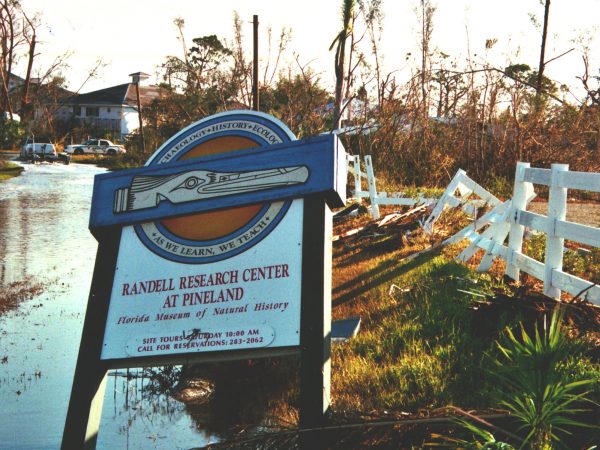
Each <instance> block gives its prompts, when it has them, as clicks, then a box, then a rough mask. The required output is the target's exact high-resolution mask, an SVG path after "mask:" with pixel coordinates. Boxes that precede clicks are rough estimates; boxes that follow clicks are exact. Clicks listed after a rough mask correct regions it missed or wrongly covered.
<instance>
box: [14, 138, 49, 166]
mask: <svg viewBox="0 0 600 450" xmlns="http://www.w3.org/2000/svg"><path fill="white" fill-rule="evenodd" d="M19 157H20V159H22V160H31V161H35V160H45V161H56V160H57V159H58V155H57V153H56V147H54V144H53V143H52V141H51V140H50V138H48V137H47V136H29V137H28V138H27V139H26V140H25V143H24V144H23V145H22V146H21V152H20V155H19Z"/></svg>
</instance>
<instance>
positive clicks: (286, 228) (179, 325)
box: [90, 111, 345, 360]
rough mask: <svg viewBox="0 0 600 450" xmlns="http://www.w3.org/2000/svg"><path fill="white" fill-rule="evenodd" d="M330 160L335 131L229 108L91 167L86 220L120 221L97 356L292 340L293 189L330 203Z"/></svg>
mask: <svg viewBox="0 0 600 450" xmlns="http://www.w3.org/2000/svg"><path fill="white" fill-rule="evenodd" d="M339 161H345V158H344V150H343V148H342V147H341V145H338V141H337V138H336V137H335V136H333V135H327V136H322V137H317V138H313V139H308V140H304V141H295V137H294V136H293V134H292V133H291V132H290V131H289V129H287V127H285V126H284V125H283V124H282V123H280V122H279V121H277V120H276V119H274V118H272V117H270V116H267V115H265V114H261V113H254V112H249V111H243V112H242V111H239V112H231V113H224V114H220V115H217V116H212V117H210V118H208V119H206V120H203V121H200V122H197V123H195V124H193V125H191V126H190V127H188V128H186V129H184V130H182V131H181V132H179V133H178V134H177V135H175V136H174V137H173V138H171V139H170V140H169V141H167V142H166V143H165V144H164V145H163V146H162V147H160V148H159V149H158V150H157V151H156V152H155V153H154V155H153V156H152V157H151V158H150V159H149V160H148V162H147V163H146V165H145V167H143V168H139V169H132V170H127V171H123V172H115V173H109V174H103V175H101V176H98V177H97V179H96V183H95V187H94V196H93V206H92V215H91V221H90V228H91V229H92V231H93V232H94V233H95V234H96V235H98V234H99V233H101V232H102V231H103V230H110V229H111V227H113V228H114V227H122V233H121V239H120V245H119V250H118V257H117V263H116V268H115V272H114V278H113V284H112V291H111V294H110V304H109V309H108V316H107V321H106V328H105V332H104V342H103V346H102V353H101V358H102V359H103V360H113V359H127V358H136V357H144V356H156V355H173V354H179V353H190V352H211V351H224V350H242V349H259V348H278V347H297V346H298V345H299V343H300V307H301V305H300V298H301V285H302V279H301V275H302V271H301V266H302V251H303V242H302V236H303V202H304V200H303V199H302V198H300V197H306V196H307V195H312V194H321V195H326V196H328V201H330V204H331V203H333V204H335V205H339V204H340V203H341V201H342V200H341V199H340V197H342V195H344V194H345V192H343V191H344V189H345V187H344V186H343V184H344V183H345V167H344V165H343V164H340V163H339ZM340 192H342V194H340ZM342 198H343V197H342Z"/></svg>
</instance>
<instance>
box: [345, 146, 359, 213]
mask: <svg viewBox="0 0 600 450" xmlns="http://www.w3.org/2000/svg"><path fill="white" fill-rule="evenodd" d="M347 157H348V162H351V163H352V175H354V196H355V197H356V202H357V203H359V204H360V203H362V197H361V195H360V193H361V191H362V186H361V176H362V174H361V172H360V156H358V155H347ZM348 167H350V165H348Z"/></svg>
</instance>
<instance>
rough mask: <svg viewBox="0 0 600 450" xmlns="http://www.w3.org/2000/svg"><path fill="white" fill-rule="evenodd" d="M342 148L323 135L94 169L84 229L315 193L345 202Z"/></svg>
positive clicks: (341, 204) (338, 204) (338, 202)
mask: <svg viewBox="0 0 600 450" xmlns="http://www.w3.org/2000/svg"><path fill="white" fill-rule="evenodd" d="M344 154H345V153H344V150H343V147H342V146H341V143H339V142H338V140H337V137H335V136H334V135H327V136H320V137H317V138H311V139H306V140H303V141H294V142H288V143H284V144H277V145H271V146H267V147H259V148H251V149H247V150H244V151H237V152H230V153H226V154H224V155H221V154H219V155H209V156H203V157H199V158H193V159H190V160H186V161H181V162H174V163H169V164H157V165H151V166H145V167H141V168H136V169H128V170H122V171H117V172H111V173H106V174H101V175H97V176H96V177H95V183H94V193H93V197H92V210H91V215H90V229H91V230H92V232H94V231H95V230H97V229H98V228H102V227H109V226H117V225H120V226H123V225H131V224H134V223H139V222H148V221H152V220H156V219H164V218H167V217H174V216H181V215H186V214H193V213H198V212H204V211H211V210H217V209H223V208H229V207H235V206H242V205H247V204H254V203H261V202H269V201H280V200H285V199H291V198H298V197H302V196H305V195H309V194H317V193H321V194H324V195H325V196H326V197H327V200H328V202H329V204H330V206H331V207H335V206H343V205H344V203H345V201H346V172H347V171H346V165H345V157H344V156H343V155H344ZM340 178H341V179H340ZM175 184H179V185H177V186H176V185H175ZM123 193H124V194H123ZM120 194H123V195H120ZM336 204H337V205H336Z"/></svg>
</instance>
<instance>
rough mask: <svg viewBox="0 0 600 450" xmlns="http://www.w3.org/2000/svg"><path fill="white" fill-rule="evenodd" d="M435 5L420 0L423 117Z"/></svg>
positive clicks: (427, 100) (425, 104)
mask: <svg viewBox="0 0 600 450" xmlns="http://www.w3.org/2000/svg"><path fill="white" fill-rule="evenodd" d="M435 10H436V7H435V6H434V5H433V4H432V2H431V0H420V3H419V9H418V11H417V12H418V14H419V20H420V26H421V30H420V32H419V47H420V50H421V97H422V105H421V108H422V114H423V119H424V120H425V119H427V116H428V115H429V99H428V96H429V92H428V90H429V89H428V87H429V56H430V53H431V37H432V35H433V16H434V15H435Z"/></svg>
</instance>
